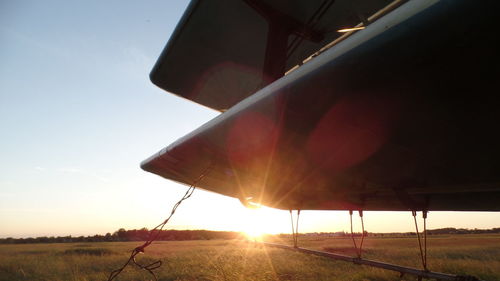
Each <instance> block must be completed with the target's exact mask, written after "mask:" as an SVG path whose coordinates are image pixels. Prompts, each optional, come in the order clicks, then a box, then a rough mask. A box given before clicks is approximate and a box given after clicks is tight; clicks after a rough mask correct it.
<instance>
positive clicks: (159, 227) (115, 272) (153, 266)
mask: <svg viewBox="0 0 500 281" xmlns="http://www.w3.org/2000/svg"><path fill="white" fill-rule="evenodd" d="M210 167H211V165H209V166H208V167H207V168H206V169H205V170H204V171H203V172H202V173H201V174H200V176H199V177H198V178H197V179H196V180H195V181H194V182H193V184H192V185H191V186H189V188H188V189H187V191H186V193H184V196H182V198H181V199H180V200H179V201H177V203H175V205H174V206H173V208H172V211H171V212H170V215H169V216H168V217H167V218H166V219H165V220H164V221H163V222H162V223H160V224H159V225H157V226H156V227H155V228H153V229H152V230H150V231H149V235H148V240H147V241H146V242H144V244H142V245H141V246H138V247H136V248H135V249H133V250H132V252H131V253H130V257H129V258H128V260H127V262H125V264H124V265H123V266H122V267H120V268H118V269H116V270H113V271H112V272H111V273H110V274H109V277H108V281H112V280H113V279H115V278H116V277H117V276H118V275H120V273H121V272H122V271H123V270H124V269H125V268H126V267H127V265H129V264H130V263H131V262H132V263H134V264H135V265H136V266H137V267H139V268H140V269H142V270H146V271H147V272H149V274H151V275H152V276H153V278H154V280H155V281H158V278H156V274H155V273H154V272H153V270H154V269H157V268H159V267H160V266H161V265H162V262H161V261H160V260H158V261H155V262H153V263H150V264H147V265H142V264H140V263H138V262H137V261H136V259H135V257H136V256H137V255H138V254H140V253H144V249H145V248H146V247H148V246H149V245H151V243H153V241H155V240H156V239H157V238H158V236H159V235H160V233H161V232H162V230H163V227H165V225H166V224H167V223H168V221H169V220H170V218H172V216H173V215H174V213H175V211H176V210H177V208H178V207H179V205H180V204H181V203H182V202H183V201H184V200H186V199H188V198H189V197H191V195H192V194H193V192H194V190H195V189H196V187H195V186H196V184H198V183H199V182H200V181H201V180H202V179H203V178H204V177H205V175H206V173H207V172H208V170H209V168H210Z"/></svg>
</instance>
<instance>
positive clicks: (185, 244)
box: [0, 235, 500, 281]
mask: <svg viewBox="0 0 500 281" xmlns="http://www.w3.org/2000/svg"><path fill="white" fill-rule="evenodd" d="M281 242H282V243H287V244H289V241H281ZM139 244H140V243H137V242H124V243H118V242H115V243H88V244H82V243H71V244H29V245H0V280H2V281H3V280H5V281H7V280H9V281H15V280H54V281H57V280H61V281H62V280H74V281H77V280H78V281H84V280H106V279H107V276H108V274H109V272H110V271H111V270H113V269H116V268H117V267H119V266H120V265H121V264H122V263H123V262H125V261H126V260H127V258H128V254H129V252H130V250H131V249H132V248H134V247H135V246H137V245H139ZM300 244H301V246H302V247H305V248H312V249H317V250H322V251H333V252H337V253H342V254H347V255H352V254H353V251H352V248H351V247H352V241H351V240H349V239H345V238H311V237H309V238H302V239H301V240H300ZM428 244H429V245H428V246H429V265H430V269H431V270H433V271H442V272H447V273H454V274H471V275H475V276H478V277H480V278H481V279H484V280H500V236H498V235H497V236H495V235H457V236H434V237H430V238H429V241H428ZM417 247H418V246H417V242H416V240H415V238H368V239H367V240H366V241H365V246H364V248H365V251H364V253H363V255H364V257H366V258H371V259H375V260H380V261H385V262H389V263H396V264H403V265H408V266H413V267H420V263H419V262H420V261H419V256H418V254H419V253H418V248H417ZM156 259H161V260H162V261H163V263H164V264H163V266H162V267H161V268H160V269H158V270H157V274H158V276H159V280H162V281H167V280H189V281H194V280H200V281H201V280H235V281H236V280H238V281H247V280H248V281H252V280H273V281H274V280H276V281H278V280H399V275H398V274H397V273H394V272H390V271H384V270H380V269H375V268H369V267H366V266H359V265H353V264H349V263H346V262H341V261H332V260H328V259H326V258H321V257H315V256H310V255H306V254H301V253H296V252H290V251H286V250H282V249H274V248H262V247H255V246H254V245H253V243H245V242H240V241H231V240H213V241H171V242H158V243H156V244H154V245H152V246H150V247H149V248H148V249H147V253H146V255H144V256H141V258H140V261H142V262H144V263H147V262H153V261H155V260H156ZM404 279H405V280H416V278H414V277H411V276H405V277H404ZM118 280H150V276H149V275H148V274H147V273H146V272H144V271H139V270H136V269H134V268H128V269H127V270H126V271H125V272H124V273H123V275H121V276H120V277H119V278H118Z"/></svg>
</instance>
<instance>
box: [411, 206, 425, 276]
mask: <svg viewBox="0 0 500 281" xmlns="http://www.w3.org/2000/svg"><path fill="white" fill-rule="evenodd" d="M411 214H412V216H413V221H414V222H415V230H416V233H417V239H418V247H419V249H420V258H421V259H422V266H423V267H424V269H425V270H427V225H426V220H427V211H422V217H423V219H424V247H423V248H422V241H421V239H420V232H419V231H418V224H417V212H416V211H411Z"/></svg>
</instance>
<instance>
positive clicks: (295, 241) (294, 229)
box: [290, 210, 300, 248]
mask: <svg viewBox="0 0 500 281" xmlns="http://www.w3.org/2000/svg"><path fill="white" fill-rule="evenodd" d="M299 216H300V210H297V222H296V224H295V227H294V225H293V214H292V210H290V221H291V222H292V239H293V246H294V247H295V248H297V244H298V242H299V237H298V234H299Z"/></svg>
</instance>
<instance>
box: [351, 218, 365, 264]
mask: <svg viewBox="0 0 500 281" xmlns="http://www.w3.org/2000/svg"><path fill="white" fill-rule="evenodd" d="M358 212H359V217H360V218H361V231H362V234H361V242H360V245H359V248H358V245H357V244H356V239H354V231H353V227H352V213H353V211H352V210H349V217H350V220H351V238H352V243H353V244H354V249H355V250H356V255H357V256H358V258H359V259H361V255H362V251H363V241H364V240H365V222H364V220H363V211H362V210H359V211H358Z"/></svg>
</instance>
